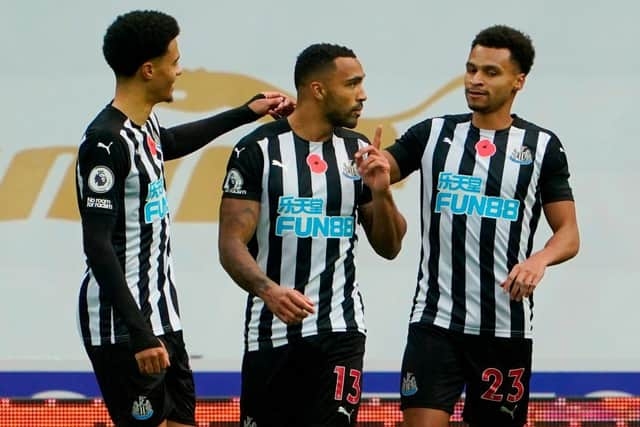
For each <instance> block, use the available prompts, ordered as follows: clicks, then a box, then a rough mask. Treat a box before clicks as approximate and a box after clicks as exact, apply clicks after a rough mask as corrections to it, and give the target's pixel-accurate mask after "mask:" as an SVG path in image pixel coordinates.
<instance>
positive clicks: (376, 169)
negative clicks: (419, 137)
mask: <svg viewBox="0 0 640 427" xmlns="http://www.w3.org/2000/svg"><path fill="white" fill-rule="evenodd" d="M381 141H382V126H381V125H379V126H378V127H376V131H375V135H374V136H373V141H372V143H371V144H370V145H367V146H366V147H363V148H361V149H360V150H358V152H357V153H356V154H355V160H356V165H357V167H358V173H359V174H360V176H361V177H362V180H363V181H364V183H365V184H367V186H368V187H369V188H370V189H371V191H372V192H374V193H375V192H383V191H387V190H388V189H389V186H390V184H391V177H390V175H389V170H390V169H391V167H390V165H389V161H388V160H387V158H386V157H385V156H384V155H383V154H382V151H381V150H380V144H381Z"/></svg>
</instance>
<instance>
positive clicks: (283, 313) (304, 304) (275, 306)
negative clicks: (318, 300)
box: [261, 285, 315, 325]
mask: <svg viewBox="0 0 640 427" xmlns="http://www.w3.org/2000/svg"><path fill="white" fill-rule="evenodd" d="M261 297H262V299H263V300H264V302H265V304H267V307H269V310H271V312H272V313H273V314H275V315H276V316H277V317H278V319H280V320H282V321H283V322H284V323H286V324H287V325H293V324H296V323H300V322H302V321H303V320H304V318H305V317H307V316H308V315H309V314H311V313H313V312H314V311H315V310H314V307H313V301H311V299H309V297H307V296H306V295H304V294H302V293H300V292H299V291H297V290H295V289H292V288H285V287H284V286H279V285H273V286H270V287H269V288H268V289H267V290H266V291H265V292H264V293H263V294H262V295H261Z"/></svg>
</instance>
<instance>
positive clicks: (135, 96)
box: [111, 82, 154, 126]
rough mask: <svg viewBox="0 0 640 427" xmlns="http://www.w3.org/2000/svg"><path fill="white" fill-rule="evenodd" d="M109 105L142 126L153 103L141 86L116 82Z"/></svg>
mask: <svg viewBox="0 0 640 427" xmlns="http://www.w3.org/2000/svg"><path fill="white" fill-rule="evenodd" d="M111 105H112V106H113V107H114V108H117V109H118V110H120V111H122V113H124V115H125V116H127V117H128V118H129V120H131V121H132V122H133V123H135V124H137V125H138V126H142V125H143V124H144V122H146V121H147V119H148V118H149V115H151V109H152V108H153V106H154V103H153V102H151V101H149V99H148V98H147V96H146V93H145V91H144V90H143V89H142V88H141V87H139V86H137V85H135V84H129V83H122V82H118V83H117V84H116V94H115V96H114V98H113V102H112V103H111Z"/></svg>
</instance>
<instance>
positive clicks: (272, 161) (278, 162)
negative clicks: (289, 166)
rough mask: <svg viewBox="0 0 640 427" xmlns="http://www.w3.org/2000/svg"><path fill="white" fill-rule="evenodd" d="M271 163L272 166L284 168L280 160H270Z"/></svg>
mask: <svg viewBox="0 0 640 427" xmlns="http://www.w3.org/2000/svg"><path fill="white" fill-rule="evenodd" d="M271 164H272V165H273V166H278V167H280V168H282V169H284V165H283V164H282V163H281V162H280V160H271Z"/></svg>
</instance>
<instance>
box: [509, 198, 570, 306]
mask: <svg viewBox="0 0 640 427" xmlns="http://www.w3.org/2000/svg"><path fill="white" fill-rule="evenodd" d="M543 209H544V214H545V217H546V218H547V222H548V223H549V226H550V227H551V230H553V235H552V236H551V237H550V238H549V240H548V241H547V243H546V244H545V246H544V248H543V249H541V250H540V251H538V252H536V253H534V254H532V255H531V256H530V257H529V258H527V259H526V260H524V261H523V262H521V263H519V264H516V265H515V266H514V267H513V269H512V270H511V272H510V273H509V276H508V277H507V280H505V281H504V282H503V283H502V284H501V286H502V288H503V289H504V290H505V291H506V292H509V293H510V294H511V298H512V299H514V300H516V301H520V300H522V298H524V297H528V296H530V295H531V294H532V293H533V291H534V290H535V288H536V286H537V285H538V283H540V281H541V280H542V277H543V275H544V272H545V269H546V268H547V266H550V265H555V264H560V263H562V262H564V261H567V260H569V259H571V258H573V257H574V256H576V254H577V253H578V249H579V247H580V234H579V232H578V223H577V220H576V209H575V203H574V202H573V201H559V202H552V203H547V204H545V205H544V206H543Z"/></svg>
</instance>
